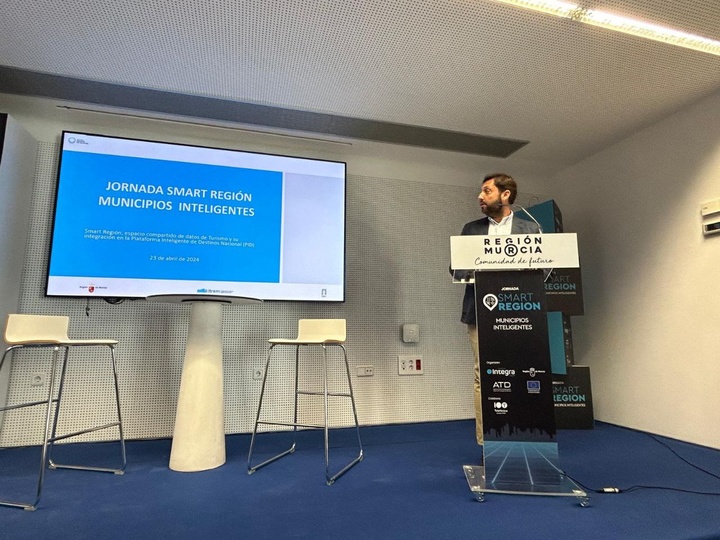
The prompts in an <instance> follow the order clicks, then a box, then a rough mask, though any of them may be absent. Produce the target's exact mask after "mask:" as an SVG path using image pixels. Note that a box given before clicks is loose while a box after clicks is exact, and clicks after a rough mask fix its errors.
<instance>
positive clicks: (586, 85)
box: [0, 0, 720, 164]
mask: <svg viewBox="0 0 720 540" xmlns="http://www.w3.org/2000/svg"><path fill="white" fill-rule="evenodd" d="M576 1H578V3H580V4H581V5H583V7H587V8H591V9H593V8H594V9H602V10H605V11H612V12H616V13H620V14H623V15H626V16H631V17H635V18H642V19H645V20H649V21H652V22H655V23H658V24H662V25H665V26H671V27H674V28H677V29H680V30H683V31H686V32H691V33H696V34H700V35H703V36H705V37H709V38H713V39H716V40H720V1H719V0H576ZM0 65H3V66H8V67H13V68H21V69H25V70H31V71H36V72H42V73H50V74H56V75H63V76H69V77H73V78H78V79H86V80H95V81H103V82H109V83H115V84H122V85H128V86H132V87H139V88H147V89H156V90H163V91H171V92H178V93H184V94H190V95H196V96H206V97H214V98H220V99H225V100H231V101H239V102H251V103H259V104H266V105H272V106H277V107H284V108H290V109H297V110H303V111H314V112H322V113H330V114H333V115H340V116H346V117H353V118H361V119H369V120H381V121H387V122H396V123H401V124H410V125H415V126H424V127H431V128H438V129H443V130H450V131H458V132H465V133H472V134H480V135H486V136H492V137H503V138H510V139H520V140H527V141H530V144H528V145H527V146H526V147H524V148H522V149H521V150H519V151H518V152H517V153H516V157H521V158H524V159H531V160H547V161H553V162H556V163H564V164H571V163H575V162H577V161H579V160H581V159H583V158H585V157H587V156H589V155H591V154H593V153H595V152H597V151H598V150H600V149H602V148H604V147H605V146H607V145H608V144H611V143H613V142H615V141H618V140H620V139H622V138H623V137H625V136H627V135H628V134H630V133H632V132H634V131H636V130H638V129H641V128H642V127H645V126H647V125H650V124H652V123H654V122H656V121H657V120H659V119H661V118H663V117H665V116H667V115H669V114H671V113H673V112H675V111H677V110H679V109H681V108H683V107H684V106H686V105H688V104H690V103H692V102H694V101H697V100H698V99H700V98H702V97H705V96H707V95H710V94H712V93H715V92H717V91H719V90H720V57H718V56H712V55H709V54H705V53H699V52H694V51H689V50H685V49H681V48H678V47H673V46H669V45H665V44H660V43H655V42H651V41H647V40H643V39H640V38H636V37H631V36H625V35H622V34H618V33H615V32H611V31H608V30H603V29H598V28H592V27H588V26H585V25H581V24H579V23H576V22H573V21H570V20H565V19H558V18H554V17H550V16H547V15H542V14H538V13H533V12H529V11H525V10H521V9H518V8H513V7H510V6H505V5H500V4H496V3H494V2H493V1H492V0H363V1H361V0H357V1H352V0H345V1H341V0H334V1H333V0H285V1H280V0H275V1H268V0H254V1H251V0H247V1H242V0H235V1H232V0H113V1H105V0H3V1H2V3H0Z"/></svg>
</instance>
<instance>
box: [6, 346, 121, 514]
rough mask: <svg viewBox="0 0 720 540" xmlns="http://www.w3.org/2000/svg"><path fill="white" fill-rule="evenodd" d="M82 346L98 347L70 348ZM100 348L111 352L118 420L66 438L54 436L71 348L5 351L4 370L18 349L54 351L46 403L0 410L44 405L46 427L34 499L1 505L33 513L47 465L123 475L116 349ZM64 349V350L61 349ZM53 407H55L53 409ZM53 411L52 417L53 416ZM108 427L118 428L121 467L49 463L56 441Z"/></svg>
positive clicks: (64, 436)
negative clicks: (8, 358) (7, 360)
mask: <svg viewBox="0 0 720 540" xmlns="http://www.w3.org/2000/svg"><path fill="white" fill-rule="evenodd" d="M81 345H87V346H91V345H98V344H97V343H82V344H74V345H72V346H81ZM101 345H107V347H109V349H110V356H111V362H112V372H113V383H114V389H115V406H116V410H117V421H116V422H110V423H107V424H104V425H100V426H95V427H91V428H87V429H83V430H80V431H76V432H73V433H68V434H65V435H59V436H58V435H57V424H58V418H59V416H60V405H61V402H62V393H63V388H64V385H65V375H66V372H67V360H68V355H69V352H70V346H65V345H53V346H51V345H48V344H25V345H13V346H10V347H8V349H7V350H6V351H5V353H4V354H3V356H2V359H1V360H0V370H1V369H2V367H3V364H4V363H5V360H6V358H7V357H8V354H9V353H12V352H15V351H16V350H17V349H21V348H29V347H44V348H50V347H52V349H53V358H52V363H51V367H50V379H49V384H48V386H49V389H48V397H47V399H46V400H42V401H33V402H27V403H20V404H16V405H9V406H5V407H2V408H0V411H10V410H15V409H22V408H26V407H33V406H36V405H43V404H44V405H45V406H46V412H45V426H44V434H43V443H42V446H41V450H40V470H39V473H38V482H37V489H36V493H35V499H34V500H33V501H32V502H19V501H12V500H0V506H11V507H15V508H23V509H24V510H30V511H32V510H35V509H36V508H37V505H38V503H39V502H40V497H41V496H42V489H43V483H44V480H45V468H46V466H48V467H49V468H51V469H75V470H84V471H97V472H110V473H114V474H118V475H121V474H124V471H125V467H126V465H127V454H126V450H125V437H124V434H123V427H122V416H121V413H120V394H119V387H118V378H117V367H116V363H115V346H114V345H111V344H104V343H103V344H101ZM63 349H64V350H63ZM58 363H61V367H60V378H59V381H58V384H57V397H55V379H56V375H57V369H58ZM53 405H54V407H53ZM53 410H54V414H53ZM111 427H117V428H118V431H119V436H120V440H119V442H120V457H121V465H120V467H119V468H116V469H113V468H106V467H94V466H85V465H64V464H58V463H55V462H54V461H53V460H52V450H53V446H54V444H55V442H57V441H61V440H64V439H69V438H71V437H76V436H78V435H83V434H85V433H90V432H93V431H99V430H101V429H107V428H111Z"/></svg>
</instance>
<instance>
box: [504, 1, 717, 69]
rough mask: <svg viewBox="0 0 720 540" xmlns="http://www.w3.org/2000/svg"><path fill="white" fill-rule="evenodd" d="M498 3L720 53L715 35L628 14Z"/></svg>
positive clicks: (550, 3) (544, 3) (559, 5)
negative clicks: (635, 17)
mask: <svg viewBox="0 0 720 540" xmlns="http://www.w3.org/2000/svg"><path fill="white" fill-rule="evenodd" d="M493 1H494V2H498V3H501V4H509V5H512V6H515V7H520V8H525V9H529V10H532V11H538V12H540V13H545V14H547V15H554V16H556V17H563V18H565V19H571V20H573V21H577V22H581V23H585V24H589V25H591V26H597V27H600V28H606V29H608V30H614V31H616V32H621V33H623V34H629V35H631V36H636V37H641V38H645V39H650V40H653V41H658V42H661V43H667V44H669V45H675V46H677V47H684V48H686V49H692V50H694V51H700V52H704V53H708V54H714V55H716V56H720V41H716V40H714V39H709V38H705V37H702V36H697V35H694V34H688V33H687V32H682V31H680V30H674V29H672V28H666V27H664V26H660V25H657V24H652V23H648V22H644V21H640V20H637V19H631V18H629V17H622V16H620V15H614V14H612V13H606V12H604V11H596V10H591V9H586V8H583V7H581V6H579V5H577V4H572V3H570V2H563V1H561V0H493Z"/></svg>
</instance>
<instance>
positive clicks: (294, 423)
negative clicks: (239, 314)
mask: <svg viewBox="0 0 720 540" xmlns="http://www.w3.org/2000/svg"><path fill="white" fill-rule="evenodd" d="M278 345H293V346H295V396H294V410H293V421H292V422H276V421H269V420H261V412H262V406H263V399H264V397H265V392H266V384H267V378H268V373H269V371H270V363H271V358H272V353H273V349H274V348H275V347H276V346H278ZM309 345H321V346H322V348H323V366H322V369H323V391H322V392H316V391H308V390H300V388H299V384H298V369H299V358H300V347H301V346H309ZM331 346H333V347H340V349H341V350H342V353H343V360H344V363H345V374H346V375H347V382H348V388H349V391H348V392H331V391H330V390H329V388H328V347H331ZM300 395H309V396H322V397H323V417H324V422H323V425H315V424H301V423H299V422H298V396H300ZM329 397H343V398H349V399H350V403H351V405H352V412H353V419H354V423H355V432H356V435H357V442H358V449H359V453H358V455H357V456H356V457H355V458H354V459H353V460H351V461H350V462H349V463H348V464H347V465H345V466H344V467H342V468H341V469H340V470H339V471H338V472H336V473H335V474H331V473H330V444H329V430H330V426H329V405H328V402H329V400H328V398H329ZM260 425H266V426H286V427H292V430H293V439H292V444H291V446H290V447H289V448H287V449H286V450H284V451H282V452H280V453H279V454H276V455H274V456H272V457H270V458H268V459H266V460H265V461H263V462H262V463H259V464H257V465H253V464H252V457H253V451H254V448H255V442H256V438H257V434H258V433H257V430H258V426H260ZM298 428H308V429H322V430H323V431H324V450H325V479H326V482H327V485H331V484H333V483H334V482H335V480H337V479H338V478H339V477H340V476H342V475H343V474H345V473H346V472H347V471H348V470H350V468H351V467H353V466H354V465H356V464H357V463H359V462H360V461H362V459H363V448H362V441H361V439H360V426H359V424H358V417H357V409H356V407H355V396H354V394H353V390H352V381H351V379H350V366H349V364H348V359H347V351H346V349H345V347H344V345H343V344H342V343H273V344H271V345H270V348H269V350H268V355H267V360H266V362H265V374H264V376H263V381H262V388H261V390H260V402H259V404H258V410H257V414H256V416H255V425H254V428H253V433H252V438H251V439H250V450H249V452H248V463H247V468H248V474H252V473H254V472H255V471H257V470H258V469H260V468H262V467H264V466H265V465H269V464H270V463H272V462H274V461H276V460H278V459H280V458H282V457H284V456H286V455H288V454H292V453H293V452H294V451H295V448H296V443H297V438H296V436H297V429H298Z"/></svg>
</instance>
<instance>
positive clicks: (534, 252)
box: [450, 233, 587, 505]
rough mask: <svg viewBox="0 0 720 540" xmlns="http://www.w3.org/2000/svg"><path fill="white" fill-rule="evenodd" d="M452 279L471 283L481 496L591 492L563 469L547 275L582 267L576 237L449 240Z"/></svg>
mask: <svg viewBox="0 0 720 540" xmlns="http://www.w3.org/2000/svg"><path fill="white" fill-rule="evenodd" d="M450 261H451V262H450V266H451V269H452V271H453V281H455V282H458V283H465V284H468V283H472V284H473V285H472V286H473V287H474V290H475V309H476V316H477V332H478V345H479V358H480V386H481V395H482V403H481V404H482V418H483V432H484V446H483V465H482V466H476V465H465V466H464V467H463V468H464V471H465V476H466V478H467V480H468V484H469V486H470V489H471V490H472V491H473V493H475V496H476V498H478V500H483V499H484V494H485V493H488V492H497V493H512V494H536V495H556V496H561V495H567V496H574V497H578V498H579V499H580V501H581V504H583V505H585V504H587V494H586V493H585V492H584V491H583V490H582V489H580V488H579V487H578V486H577V485H576V484H575V483H574V482H572V481H571V480H570V479H568V478H567V477H565V476H564V475H562V474H561V472H560V468H559V466H558V455H559V453H558V445H557V440H556V435H557V431H556V427H555V411H554V404H553V385H552V370H551V362H550V347H549V342H548V334H547V316H546V308H547V306H546V302H545V288H544V283H543V272H544V271H547V270H548V269H553V268H577V267H579V266H580V264H579V258H578V251H577V235H575V234H574V233H561V234H545V235H543V234H511V235H498V236H490V235H463V236H452V237H450Z"/></svg>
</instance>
